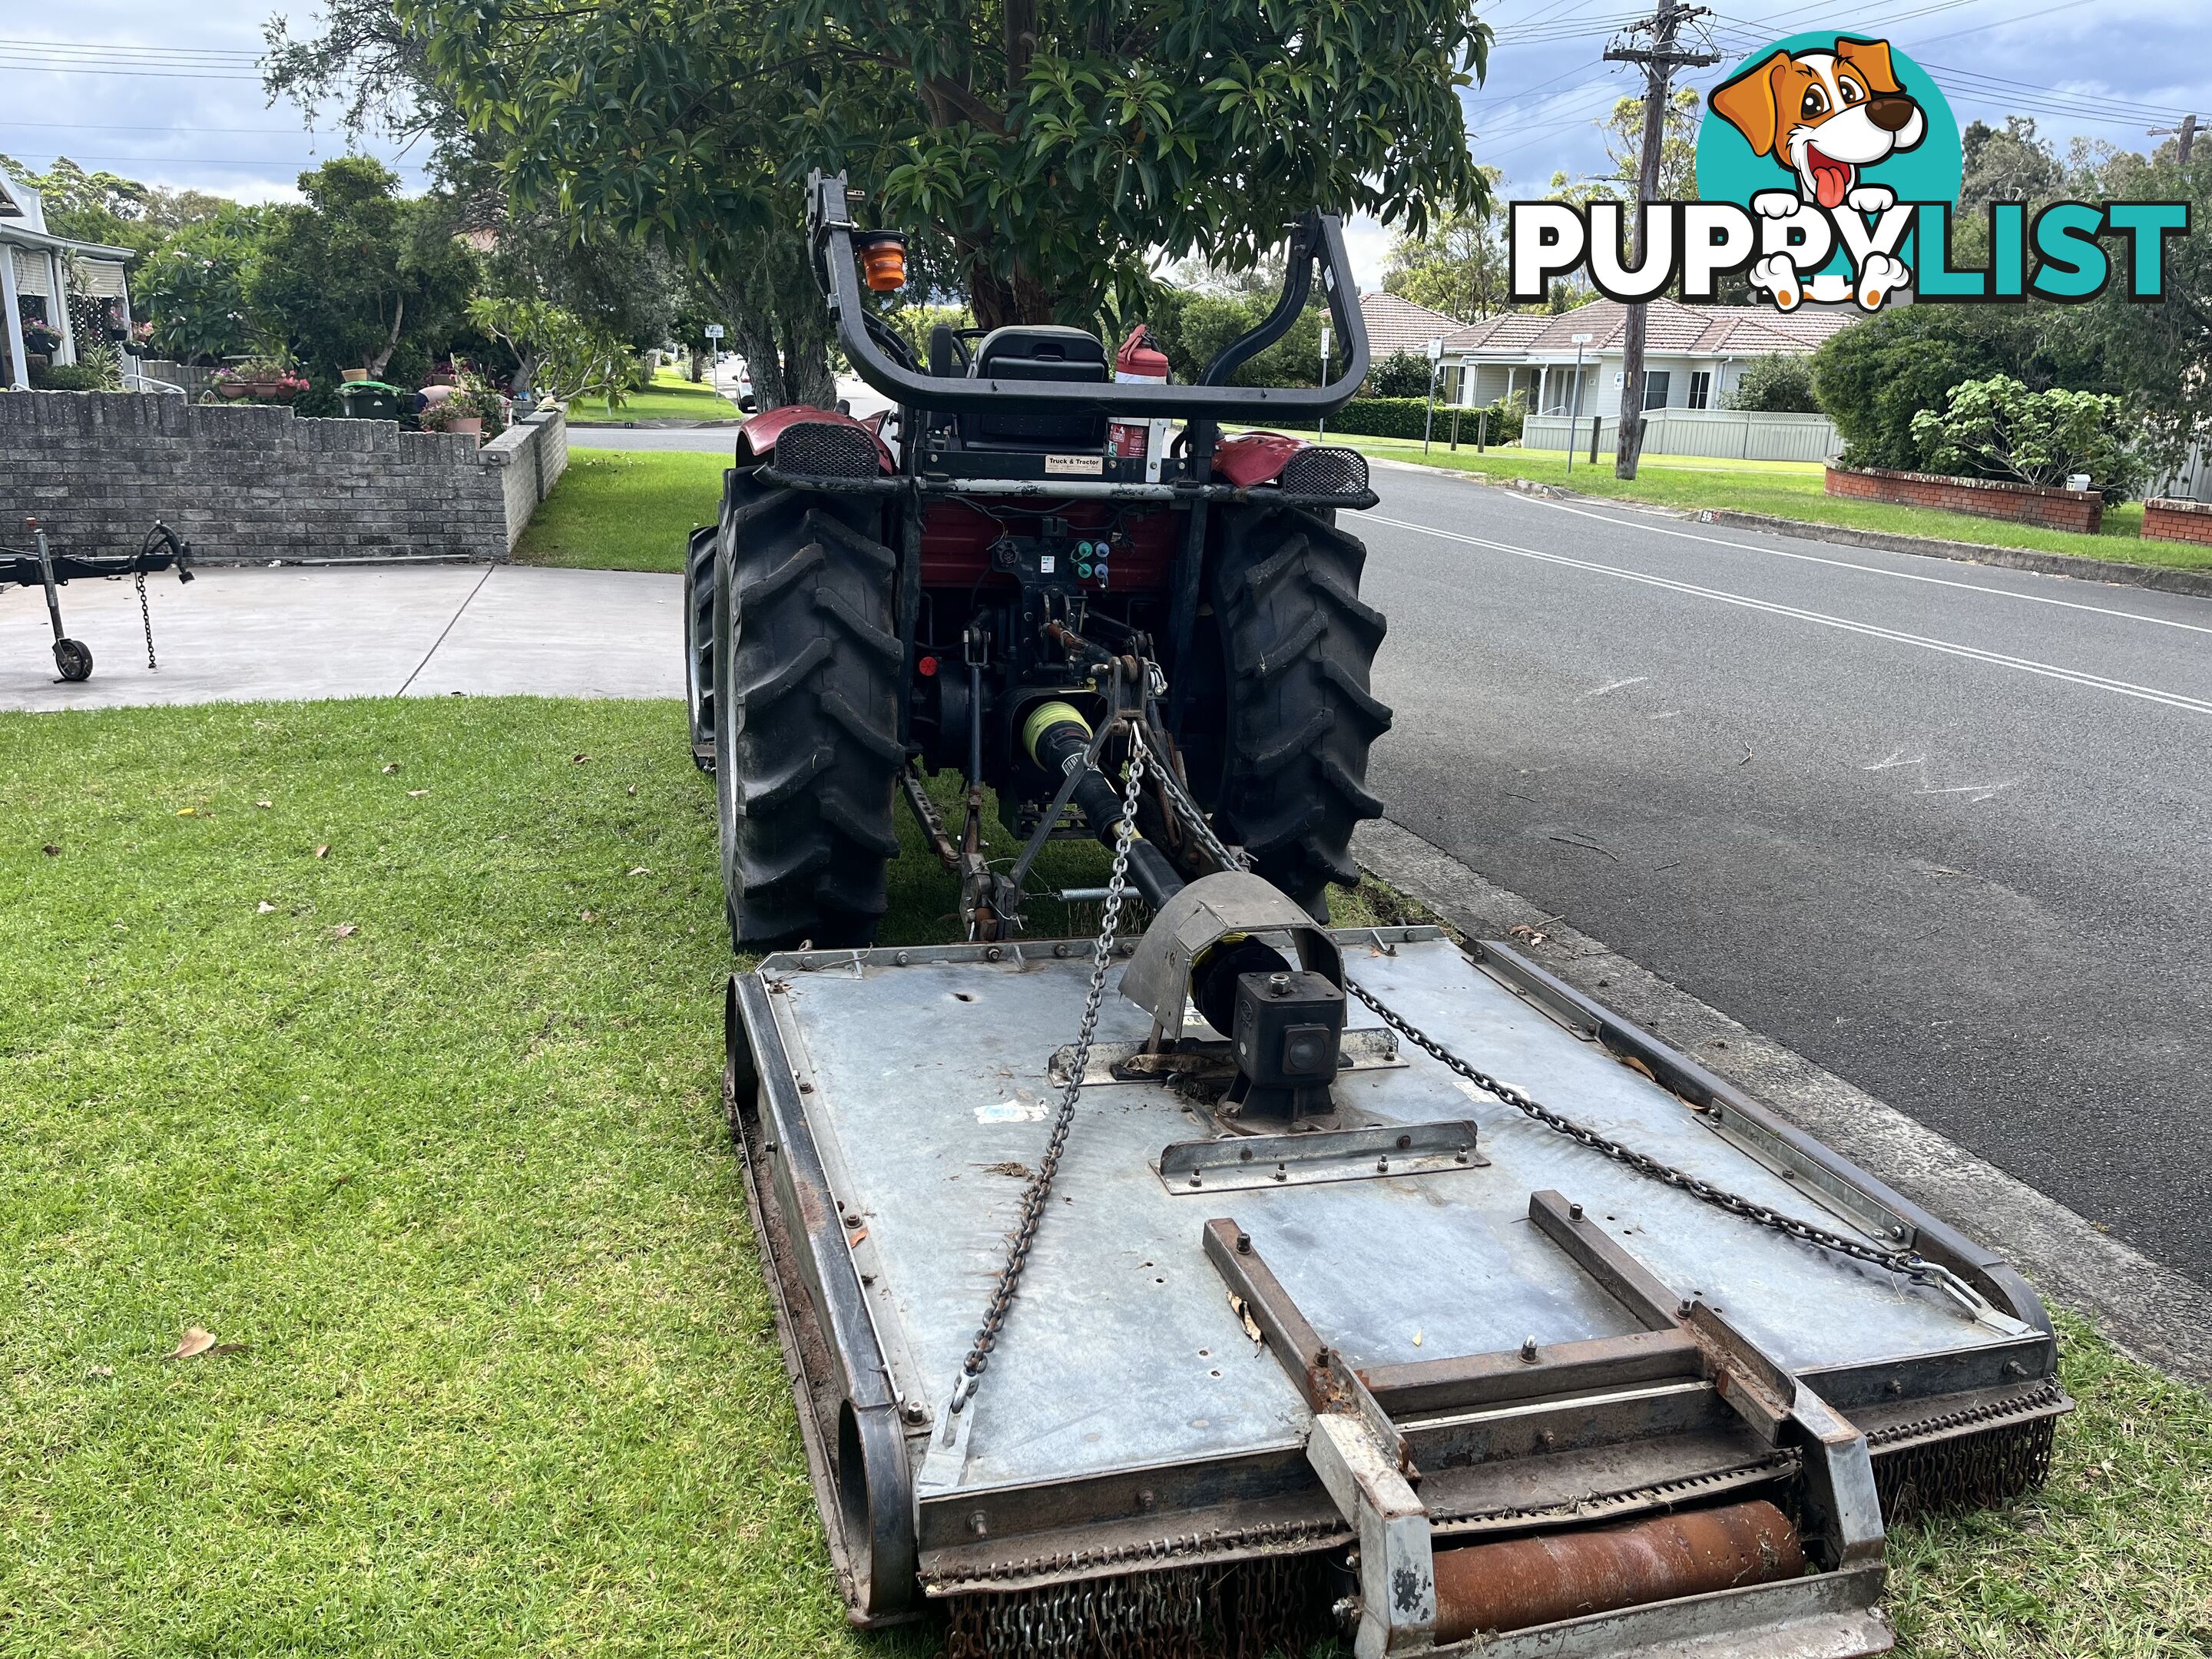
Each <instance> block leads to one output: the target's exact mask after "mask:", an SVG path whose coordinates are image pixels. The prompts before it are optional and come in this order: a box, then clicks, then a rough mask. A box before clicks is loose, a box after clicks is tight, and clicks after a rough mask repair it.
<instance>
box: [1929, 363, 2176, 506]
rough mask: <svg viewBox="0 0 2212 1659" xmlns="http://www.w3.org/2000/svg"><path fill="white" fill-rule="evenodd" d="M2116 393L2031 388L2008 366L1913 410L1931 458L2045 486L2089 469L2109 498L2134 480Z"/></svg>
mask: <svg viewBox="0 0 2212 1659" xmlns="http://www.w3.org/2000/svg"><path fill="white" fill-rule="evenodd" d="M2119 421H2120V400H2119V399H2118V398H2115V397H2112V396H2110V395H2108V394H2106V393H2101V392H2069V391H2067V390H2065V389H2064V388H2063V386H2053V387H2051V389H2050V390H2048V391H2045V392H2030V391H2029V390H2028V389H2027V387H2026V386H2023V385H2021V382H2019V381H2018V380H2014V379H2013V378H2012V377H2011V376H2010V375H2008V374H1993V375H1991V376H1990V378H1989V379H1987V380H1968V381H1966V382H1965V383H1964V384H1963V385H1960V386H1954V387H1953V388H1952V389H1951V395H1950V397H1949V398H1948V400H1947V403H1946V406H1945V407H1944V408H1943V409H1942V410H1940V411H1938V410H1932V409H1923V410H1921V411H1920V413H1918V414H1917V415H1916V416H1913V417H1912V435H1913V436H1914V437H1915V438H1916V439H1917V440H1918V441H1919V443H1920V446H1921V448H1922V450H1923V453H1925V454H1926V455H1927V456H1928V459H1929V465H1932V466H1934V467H1936V469H1938V470H1939V471H1945V472H1956V473H1962V474H1966V475H1967V476H1970V477H1990V478H2014V479H2017V480H2019V481H2020V482H2021V483H2030V484H2038V485H2041V486H2044V487H2045V488H2049V487H2051V486H2054V485H2057V484H2062V483H2064V482H2065V481H2066V479H2067V478H2068V477H2069V476H2071V475H2073V474H2075V473H2087V474H2088V475H2089V477H2091V478H2093V480H2095V482H2096V483H2097V486H2098V487H2099V488H2100V489H2103V490H2104V491H2105V492H2106V495H2108V496H2112V498H2114V499H2119V498H2123V497H2124V496H2125V495H2127V494H2128V492H2129V490H2130V488H2131V487H2132V486H2133V485H2134V484H2135V483H2137V482H2138V481H2139V480H2140V477H2141V471H2142V470H2141V466H2140V465H2139V463H2137V462H2136V460H2135V459H2134V458H2133V457H2131V456H2130V454H2129V453H2128V452H2127V449H2126V447H2125V446H2124V444H2123V442H2122V441H2121V437H2120V433H2119Z"/></svg>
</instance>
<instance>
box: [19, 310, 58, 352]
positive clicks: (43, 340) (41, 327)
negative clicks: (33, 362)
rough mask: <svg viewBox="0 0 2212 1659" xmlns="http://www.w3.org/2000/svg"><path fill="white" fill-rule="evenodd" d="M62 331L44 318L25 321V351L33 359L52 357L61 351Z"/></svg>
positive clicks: (28, 318)
mask: <svg viewBox="0 0 2212 1659" xmlns="http://www.w3.org/2000/svg"><path fill="white" fill-rule="evenodd" d="M61 346H62V331H61V330H59V329H58V328H56V327H55V326H54V325H52V323H50V322H48V321H47V320H46V319H45V318H43V317H26V318H24V319H23V350H24V352H25V354H26V355H27V356H33V357H51V356H53V355H54V353H55V352H57V351H58V350H60V349H61Z"/></svg>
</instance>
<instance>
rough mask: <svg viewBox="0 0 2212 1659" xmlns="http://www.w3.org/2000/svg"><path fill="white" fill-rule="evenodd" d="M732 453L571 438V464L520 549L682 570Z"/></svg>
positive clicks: (532, 557)
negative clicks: (594, 445)
mask: <svg viewBox="0 0 2212 1659" xmlns="http://www.w3.org/2000/svg"><path fill="white" fill-rule="evenodd" d="M729 465H730V457H729V456H728V455H726V454H707V453H696V452H693V451H690V450H682V449H590V448H586V447H584V446H583V445H581V444H572V445H570V447H569V449H568V471H566V472H565V473H563V474H562V477H561V482H560V483H557V484H556V485H555V486H554V487H553V493H552V494H551V495H548V496H547V497H546V498H545V500H544V502H542V503H541V504H540V505H539V507H538V511H537V513H535V514H534V515H533V516H532V519H531V520H530V524H529V527H528V528H527V529H526V530H524V532H522V540H521V542H520V544H518V545H517V546H516V548H515V550H514V556H515V559H516V561H517V562H520V563H522V564H557V565H572V566H583V567H586V568H591V569H594V570H681V569H683V568H684V547H685V545H686V544H687V542H688V539H689V538H690V534H691V529H692V526H695V525H702V524H712V523H714V518H715V515H716V514H717V513H719V512H720V510H721V501H722V474H723V473H724V472H725V471H727V470H728V468H729Z"/></svg>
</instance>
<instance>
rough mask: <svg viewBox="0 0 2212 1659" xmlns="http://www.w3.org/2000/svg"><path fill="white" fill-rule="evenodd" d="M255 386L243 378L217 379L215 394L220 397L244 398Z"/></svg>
mask: <svg viewBox="0 0 2212 1659" xmlns="http://www.w3.org/2000/svg"><path fill="white" fill-rule="evenodd" d="M252 390H253V388H252V386H248V385H246V382H245V381H243V380H217V381H216V383H215V395H216V397H218V398H243V397H244V396H246V393H247V392H251V391H252Z"/></svg>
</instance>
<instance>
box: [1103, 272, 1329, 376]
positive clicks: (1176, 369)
mask: <svg viewBox="0 0 2212 1659" xmlns="http://www.w3.org/2000/svg"><path fill="white" fill-rule="evenodd" d="M1273 307H1274V296H1273V295H1272V294H1269V293H1267V292H1265V291H1264V290H1253V291H1249V292H1244V291H1238V290H1236V289H1227V290H1224V289H1220V288H1217V289H1214V290H1213V291H1212V292H1206V291H1202V290H1193V289H1179V288H1165V287H1164V288H1162V289H1160V290H1159V291H1158V293H1157V294H1156V295H1154V296H1153V301H1152V305H1151V306H1150V307H1148V309H1147V311H1146V326H1147V327H1149V328H1150V329H1151V331H1152V339H1153V341H1154V342H1155V343H1157V344H1158V347H1159V349H1160V350H1161V351H1162V352H1163V353H1164V355H1165V356H1166V357H1167V360H1168V367H1169V368H1170V371H1172V372H1173V374H1174V375H1175V378H1176V380H1182V381H1185V382H1188V381H1194V380H1197V379H1198V378H1199V376H1200V375H1201V374H1205V372H1206V366H1207V365H1208V364H1210V363H1212V361H1213V360H1214V358H1215V357H1217V356H1219V355H1220V353H1221V350H1222V348H1224V347H1225V346H1226V345H1227V344H1228V343H1230V342H1231V341H1232V340H1234V339H1236V338H1237V337H1238V336H1239V335H1243V334H1249V333H1250V332H1251V331H1252V330H1253V329H1255V328H1256V327H1258V326H1259V324H1260V321H1261V319H1262V318H1264V317H1265V316H1266V315H1267V313H1268V312H1269V311H1271V310H1273ZM1327 314H1328V313H1326V312H1325V311H1324V310H1322V307H1320V306H1319V305H1317V304H1316V305H1310V306H1308V307H1307V308H1306V310H1305V311H1304V313H1303V314H1301V315H1300V316H1299V318H1298V319H1297V321H1296V322H1294V323H1292V324H1291V329H1290V332H1289V333H1287V334H1285V336H1284V337H1282V338H1281V339H1279V340H1278V341H1276V342H1275V343H1274V344H1273V345H1271V346H1269V347H1268V348H1267V349H1266V350H1265V351H1263V352H1261V354H1260V355H1259V356H1256V357H1255V358H1253V359H1252V360H1251V361H1250V362H1247V363H1245V364H1244V365H1243V367H1242V368H1239V369H1238V370H1237V373H1236V374H1232V375H1231V376H1230V383H1231V385H1233V386H1315V385H1317V384H1319V382H1320V380H1321V325H1322V320H1323V319H1324V318H1325V317H1326V316H1327ZM1343 366H1344V365H1343V359H1342V357H1341V356H1340V357H1339V358H1338V360H1337V363H1336V367H1337V368H1338V369H1339V370H1341V369H1342V368H1343Z"/></svg>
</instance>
